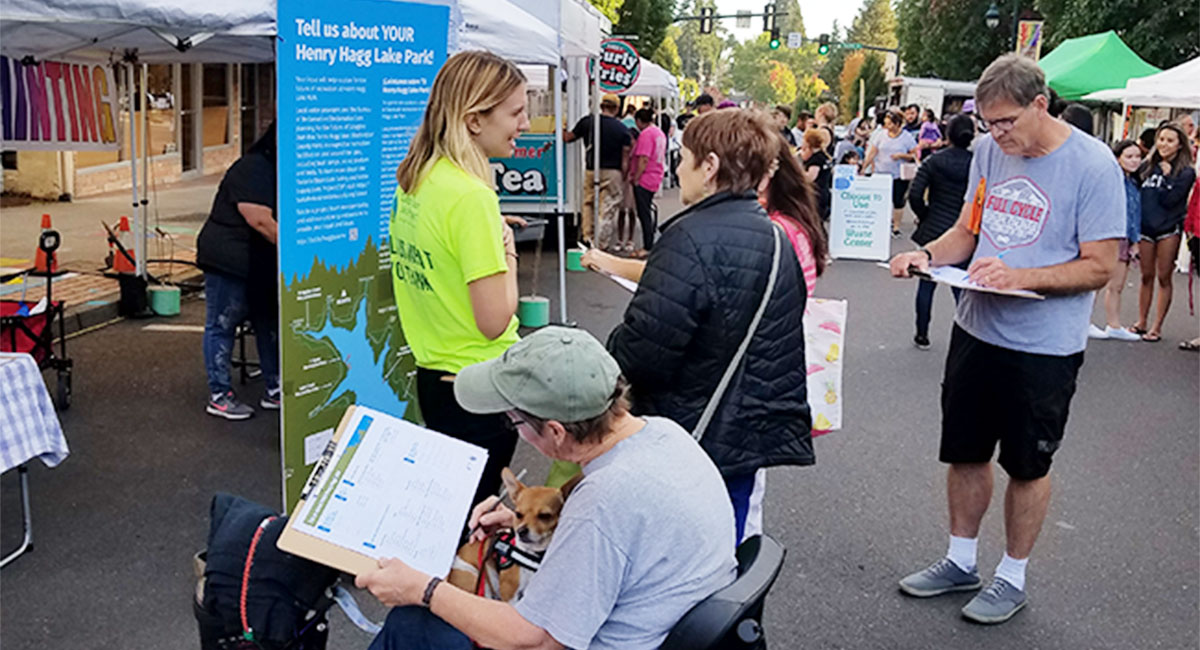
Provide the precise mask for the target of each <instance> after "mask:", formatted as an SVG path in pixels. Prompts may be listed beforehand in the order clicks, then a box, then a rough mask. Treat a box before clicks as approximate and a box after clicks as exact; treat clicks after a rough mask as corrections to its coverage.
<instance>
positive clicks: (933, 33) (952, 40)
mask: <svg viewBox="0 0 1200 650" xmlns="http://www.w3.org/2000/svg"><path fill="white" fill-rule="evenodd" d="M990 5H991V0H899V2H898V3H897V5H896V13H897V22H898V25H897V34H898V35H899V37H900V55H901V58H902V59H903V60H904V65H905V69H906V71H907V73H908V74H911V75H913V76H922V77H939V78H942V79H958V80H965V81H970V80H974V79H977V78H979V75H980V74H981V73H982V72H983V69H984V68H986V67H987V65H988V64H989V63H991V61H992V60H993V59H995V58H996V57H997V56H1000V55H1001V54H1003V53H1005V52H1008V51H1010V50H1011V49H1012V40H1011V39H1012V31H1013V27H1012V12H1011V10H1012V4H1011V0H1009V1H1008V2H1003V3H1000V5H999V6H1000V7H1001V11H1000V25H999V26H998V27H997V28H996V29H988V28H987V26H986V25H985V24H984V18H983V16H984V13H985V12H987V9H988V7H989V6H990ZM1031 5H1036V9H1037V11H1038V12H1040V13H1041V15H1042V17H1043V18H1044V19H1045V21H1046V23H1045V35H1046V42H1045V44H1044V45H1043V47H1042V55H1043V56H1044V55H1045V54H1047V53H1049V51H1050V50H1051V49H1053V47H1055V46H1057V45H1058V44H1060V43H1062V42H1063V41H1064V40H1066V39H1068V38H1076V37H1079V36H1087V35H1089V34H1095V33H1099V32H1103V31H1107V30H1110V29H1111V30H1114V31H1116V32H1117V35H1118V36H1120V37H1121V40H1123V41H1125V43H1126V44H1127V45H1129V47H1130V48H1131V49H1133V51H1134V52H1137V54H1138V55H1139V56H1141V57H1142V58H1144V59H1145V60H1146V61H1148V62H1149V63H1151V64H1153V65H1156V66H1158V67H1161V68H1168V67H1171V66H1175V65H1178V64H1180V63H1182V62H1184V61H1186V60H1188V59H1191V58H1193V57H1195V56H1197V55H1200V38H1197V36H1196V26H1197V24H1200V3H1197V2H1196V1H1195V0H1103V1H1099V0H1035V1H1034V2H1030V0H1025V1H1024V2H1023V3H1022V9H1024V10H1026V11H1027V10H1029V9H1033V8H1035V7H1034V6H1031Z"/></svg>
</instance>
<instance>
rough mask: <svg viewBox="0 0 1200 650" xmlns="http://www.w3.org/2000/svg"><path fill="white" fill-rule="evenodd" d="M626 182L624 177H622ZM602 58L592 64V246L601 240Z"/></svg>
mask: <svg viewBox="0 0 1200 650" xmlns="http://www.w3.org/2000/svg"><path fill="white" fill-rule="evenodd" d="M622 182H624V179H622ZM600 217H601V215H600V58H599V55H597V57H596V65H594V66H592V246H595V245H596V242H597V241H599V240H600Z"/></svg>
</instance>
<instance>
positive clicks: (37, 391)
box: [0, 353, 70, 473]
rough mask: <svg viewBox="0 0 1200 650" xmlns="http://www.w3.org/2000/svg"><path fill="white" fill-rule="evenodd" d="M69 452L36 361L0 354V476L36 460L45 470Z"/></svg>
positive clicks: (26, 356) (24, 355)
mask: <svg viewBox="0 0 1200 650" xmlns="http://www.w3.org/2000/svg"><path fill="white" fill-rule="evenodd" d="M68 453H70V450H69V449H67V439H66V438H64V437H63V432H62V427H61V426H60V425H59V423H58V414H57V413H55V411H54V403H53V402H51V401H50V392H49V391H47V390H46V383H45V381H43V380H42V372H41V370H39V369H38V365H37V362H36V361H34V360H33V357H31V356H29V355H28V354H11V353H0V473H2V472H7V471H8V470H10V469H12V468H14V467H17V466H19V465H22V464H24V463H27V462H29V461H30V460H33V459H34V458H39V459H41V461H42V462H43V463H45V464H46V467H54V466H56V465H58V464H59V463H61V462H62V461H63V459H64V458H66V457H67V454H68Z"/></svg>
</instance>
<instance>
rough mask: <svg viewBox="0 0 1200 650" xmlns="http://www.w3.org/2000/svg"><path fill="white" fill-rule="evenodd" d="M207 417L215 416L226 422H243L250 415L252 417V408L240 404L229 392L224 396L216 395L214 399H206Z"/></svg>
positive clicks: (231, 392)
mask: <svg viewBox="0 0 1200 650" xmlns="http://www.w3.org/2000/svg"><path fill="white" fill-rule="evenodd" d="M205 410H206V411H208V414H209V415H215V416H217V417H220V418H225V419H226V420H245V419H246V418H249V417H250V416H251V415H254V408H253V407H251V406H250V405H248V404H242V403H241V402H239V401H237V398H236V397H234V395H233V391H229V392H228V393H225V394H224V395H218V396H216V397H215V398H213V397H209V398H208V408H207V409H205Z"/></svg>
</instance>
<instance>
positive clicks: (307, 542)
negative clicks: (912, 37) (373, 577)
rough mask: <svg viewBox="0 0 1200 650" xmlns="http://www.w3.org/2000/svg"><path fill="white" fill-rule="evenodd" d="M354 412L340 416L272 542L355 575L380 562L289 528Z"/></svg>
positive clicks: (321, 473)
mask: <svg viewBox="0 0 1200 650" xmlns="http://www.w3.org/2000/svg"><path fill="white" fill-rule="evenodd" d="M357 413H358V411H357V409H356V408H355V407H353V406H351V407H350V408H348V409H346V413H345V414H343V415H342V421H341V422H339V423H338V426H337V429H336V430H335V431H334V433H333V437H332V438H330V440H329V444H327V445H325V451H324V452H322V453H321V459H320V460H318V461H317V464H316V465H314V466H313V471H312V473H311V474H309V476H308V480H307V481H306V482H305V483H304V489H303V490H302V491H301V492H300V498H299V499H298V500H297V501H296V507H294V508H292V513H291V516H290V517H288V522H287V526H286V527H284V529H283V532H282V533H280V535H279V540H278V541H277V542H276V543H275V546H276V547H278V548H279V550H281V551H285V552H287V553H291V554H292V555H298V556H300V557H302V558H305V559H309V560H312V561H314V562H318V563H320V564H324V565H325V566H329V567H333V568H335V569H338V570H339V571H345V572H346V573H349V574H351V575H355V576H356V575H359V574H362V573H366V572H367V571H374V570H375V569H378V568H379V562H378V561H377V560H375V558H373V557H370V556H369V555H364V554H362V553H358V552H356V551H352V550H350V549H348V548H344V547H341V546H338V545H337V544H334V543H332V542H327V541H325V540H323V539H318V538H316V537H313V536H312V535H309V534H308V533H304V532H301V531H299V530H296V529H295V528H293V527H292V522H295V521H298V520H299V518H300V513H301V512H303V511H304V506H305V504H307V503H308V499H309V497H311V496H312V492H313V490H314V489H315V488H316V486H317V484H318V483H320V481H321V476H322V475H323V474H324V473H325V469H326V468H327V467H328V466H329V462H330V460H332V459H333V454H334V452H335V451H337V446H338V441H339V440H341V439H342V434H343V433H345V431H346V429H347V428H349V426H350V423H351V422H352V421H353V420H354V417H355V415H357Z"/></svg>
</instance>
